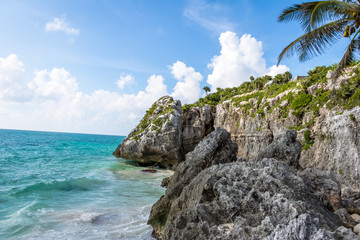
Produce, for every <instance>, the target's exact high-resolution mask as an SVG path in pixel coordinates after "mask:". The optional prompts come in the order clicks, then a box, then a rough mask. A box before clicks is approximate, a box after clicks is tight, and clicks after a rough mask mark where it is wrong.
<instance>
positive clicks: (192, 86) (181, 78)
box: [170, 61, 203, 104]
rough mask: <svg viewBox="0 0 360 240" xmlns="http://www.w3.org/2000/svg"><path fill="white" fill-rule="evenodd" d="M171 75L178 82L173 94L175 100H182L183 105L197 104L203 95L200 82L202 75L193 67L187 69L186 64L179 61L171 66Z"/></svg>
mask: <svg viewBox="0 0 360 240" xmlns="http://www.w3.org/2000/svg"><path fill="white" fill-rule="evenodd" d="M170 69H171V73H172V74H173V76H174V78H175V79H177V80H178V82H177V83H176V85H175V87H174V91H173V93H172V94H171V95H172V96H173V97H174V98H176V99H180V100H181V102H182V103H183V104H185V103H192V102H195V101H196V100H197V99H198V98H199V96H200V93H201V90H200V81H201V80H202V79H203V77H202V75H201V74H200V73H198V72H195V69H194V68H192V67H187V66H186V65H185V63H183V62H180V61H177V62H176V63H174V64H173V65H172V66H170Z"/></svg>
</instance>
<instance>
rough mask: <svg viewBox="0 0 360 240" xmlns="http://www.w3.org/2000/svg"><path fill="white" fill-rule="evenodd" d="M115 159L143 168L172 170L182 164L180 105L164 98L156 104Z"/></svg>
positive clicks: (175, 101)
mask: <svg viewBox="0 0 360 240" xmlns="http://www.w3.org/2000/svg"><path fill="white" fill-rule="evenodd" d="M114 155H115V156H116V157H122V158H126V159H132V160H135V161H137V162H139V163H140V164H143V165H159V166H163V167H171V166H173V165H176V164H177V163H178V162H180V161H181V160H182V157H183V149H182V133H181V102H180V101H178V100H174V99H173V98H172V97H169V96H166V97H162V98H160V99H159V100H158V101H156V102H155V103H154V104H153V105H152V107H151V108H150V109H149V110H148V111H147V113H146V115H145V116H144V118H143V119H142V120H141V122H140V123H139V125H138V126H137V127H136V128H135V129H134V130H133V131H132V132H131V133H130V134H129V136H128V137H126V138H125V139H124V141H123V142H122V143H121V144H120V145H119V146H118V148H117V149H116V150H115V152H114Z"/></svg>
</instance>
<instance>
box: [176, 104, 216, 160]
mask: <svg viewBox="0 0 360 240" xmlns="http://www.w3.org/2000/svg"><path fill="white" fill-rule="evenodd" d="M213 130H214V116H213V110H212V109H211V107H210V105H207V104H206V105H205V106H203V107H202V108H200V109H199V108H198V107H194V108H190V109H186V110H184V112H183V114H182V141H183V148H184V154H186V153H188V152H191V151H192V150H194V148H195V146H196V145H197V144H198V143H199V142H200V141H201V140H202V139H203V138H204V137H205V136H206V135H208V134H209V133H210V132H212V131H213Z"/></svg>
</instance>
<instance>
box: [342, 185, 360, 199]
mask: <svg viewBox="0 0 360 240" xmlns="http://www.w3.org/2000/svg"><path fill="white" fill-rule="evenodd" d="M341 196H342V197H343V198H351V199H352V200H354V201H357V200H360V190H359V189H352V188H349V187H344V188H343V189H341Z"/></svg>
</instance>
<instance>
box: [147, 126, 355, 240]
mask: <svg viewBox="0 0 360 240" xmlns="http://www.w3.org/2000/svg"><path fill="white" fill-rule="evenodd" d="M286 135H287V136H286ZM292 135H293V133H291V132H289V133H286V134H285V136H281V137H279V138H277V139H276V140H275V141H274V144H273V146H272V147H271V148H269V149H268V151H270V152H269V153H265V152H263V154H264V155H268V156H271V155H274V152H279V151H280V152H281V149H292V150H293V152H296V151H297V154H295V156H297V159H294V161H295V162H296V161H298V160H299V153H300V149H298V148H297V147H296V146H297V145H298V144H300V143H298V142H296V141H294V139H293V136H292ZM289 136H290V137H289ZM295 138H296V135H295ZM292 146H293V147H292ZM271 149H272V150H271ZM264 151H265V150H264ZM236 154H237V146H236V144H235V143H233V142H232V141H231V140H230V134H229V133H228V132H227V131H225V130H224V129H221V128H218V129H216V130H215V131H214V132H212V133H211V134H209V135H208V136H207V137H206V138H205V139H204V140H203V141H202V142H200V143H199V144H198V145H197V146H196V148H195V149H194V151H193V152H191V153H189V154H188V155H187V157H186V160H185V161H184V162H181V163H180V164H179V165H178V166H177V167H176V169H175V173H174V175H173V176H172V177H171V178H170V181H169V185H168V189H167V191H166V193H165V196H163V197H162V198H161V199H160V200H159V201H158V202H157V203H156V204H155V205H154V206H153V208H152V210H151V214H150V218H149V222H148V223H149V224H151V225H152V226H153V228H154V232H153V235H154V236H155V237H157V238H158V239H163V240H165V239H268V240H270V239H301V240H302V239H349V240H350V239H359V238H358V237H357V236H356V235H355V234H354V233H353V232H352V231H351V230H349V229H347V228H345V227H343V223H342V222H341V220H340V218H339V217H338V216H337V215H336V214H334V213H333V211H334V210H336V209H338V208H339V207H340V205H339V204H341V203H340V202H341V200H340V185H339V183H338V182H337V181H336V180H335V178H333V177H332V176H331V174H330V173H326V172H323V171H320V170H314V171H312V170H306V171H302V172H296V170H294V169H293V168H291V167H290V166H289V165H287V164H286V162H287V161H288V159H286V158H283V157H284V156H283V155H279V154H278V155H276V154H275V155H274V156H275V157H277V159H275V158H264V159H261V160H259V161H257V162H254V161H253V162H248V161H243V160H241V159H239V161H237V159H236ZM339 200H340V201H339Z"/></svg>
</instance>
